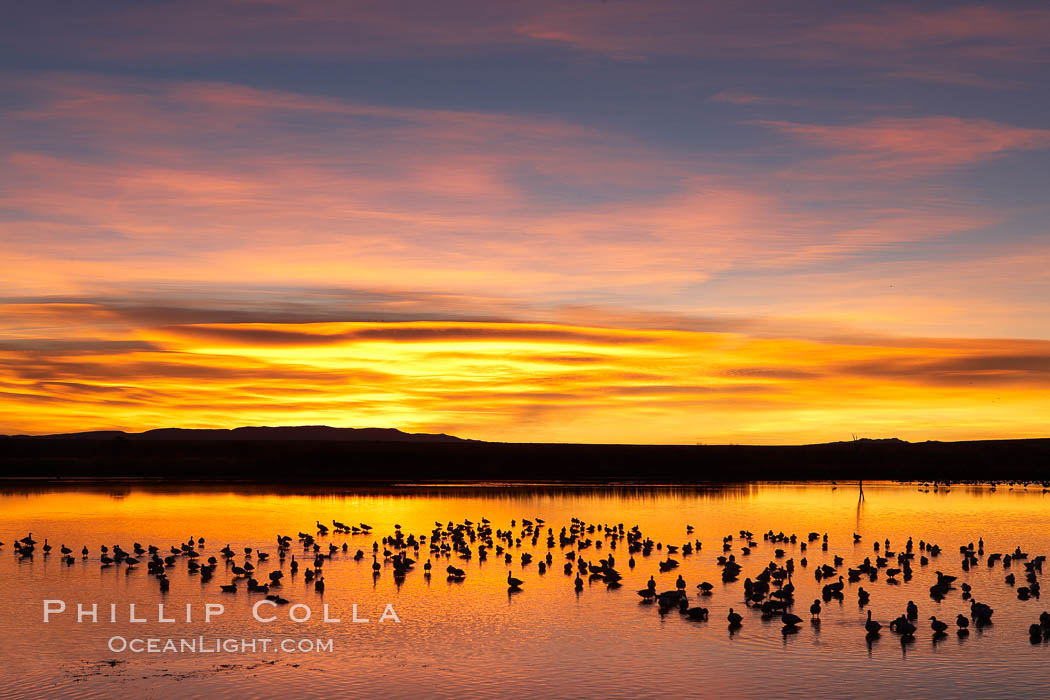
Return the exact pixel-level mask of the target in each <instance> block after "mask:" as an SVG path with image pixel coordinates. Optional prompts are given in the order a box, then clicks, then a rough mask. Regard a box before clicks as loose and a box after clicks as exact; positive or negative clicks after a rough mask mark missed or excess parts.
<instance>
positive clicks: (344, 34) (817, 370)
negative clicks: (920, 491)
mask: <svg viewBox="0 0 1050 700" xmlns="http://www.w3.org/2000/svg"><path fill="white" fill-rule="evenodd" d="M1047 115H1050V6H1048V5H1047V4H1046V3H1045V2H985V3H978V2H924V3H912V2H869V3H839V2H812V1H808V0H799V1H795V2H791V3H783V2H766V1H749V0H744V1H742V2H734V3H726V2H708V1H707V0H675V1H671V0H644V1H643V0H604V1H603V0H529V1H527V2H514V1H508V2H496V3H494V2H490V1H483V0H462V1H456V2H445V3H434V2H415V1H407V0H389V1H386V2H354V1H350V0H343V1H336V0H183V1H180V2H174V1H169V0H149V1H145V2H144V1H142V0H135V1H131V0H127V1H117V0H95V1H93V2H90V3H86V2H85V3H69V2H57V1H54V0H37V1H35V2H32V3H18V4H13V5H11V6H10V7H8V8H7V9H5V21H4V22H3V24H2V26H0V159H2V167H0V261H2V263H3V267H2V270H3V274H2V275H0V434H3V433H6V434H14V433H52V432H67V431H78V430H94V429H125V430H144V429H149V428H156V427H167V426H180V427H235V426H238V425H304V424H328V425H337V426H347V427H366V426H377V427H396V428H401V429H403V430H409V431H419V432H446V433H452V434H456V435H459V436H462V437H469V438H477V439H485V440H503V441H528V442H548V441H557V442H563V441H566V442H631V443H683V444H692V443H705V444H714V443H756V444H770V443H807V442H823V441H832V440H848V439H851V437H852V436H862V437H872V438H885V437H900V438H902V439H909V440H927V439H938V440H955V439H980V438H1018V437H1035V436H1045V435H1047V434H1048V433H1050V429H1048V419H1050V225H1048V224H1047V222H1048V221H1050V201H1048V198H1047V196H1046V195H1047V191H1048V189H1050V188H1048V184H1050V117H1048V116H1047Z"/></svg>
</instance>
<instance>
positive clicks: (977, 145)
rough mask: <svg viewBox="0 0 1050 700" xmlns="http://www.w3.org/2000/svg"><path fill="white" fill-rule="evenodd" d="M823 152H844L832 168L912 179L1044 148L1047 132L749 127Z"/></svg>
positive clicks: (1000, 127) (962, 125) (908, 121)
mask: <svg viewBox="0 0 1050 700" xmlns="http://www.w3.org/2000/svg"><path fill="white" fill-rule="evenodd" d="M751 123H753V124H757V125H759V126H763V127H766V128H769V129H773V130H775V131H779V132H781V133H785V134H789V135H791V136H795V137H797V138H799V139H802V140H804V141H808V142H811V143H814V144H816V145H818V146H821V147H823V148H827V149H830V150H834V151H841V152H844V154H845V155H844V156H842V157H841V158H840V159H839V160H838V163H848V164H850V165H852V166H854V167H856V168H873V169H875V170H887V169H891V170H893V174H894V176H904V177H908V176H914V175H918V174H922V173H925V172H928V171H930V170H937V169H943V168H949V167H956V166H963V165H969V164H972V163H977V162H980V161H984V160H989V159H992V158H997V157H1002V156H1004V155H1007V154H1009V153H1011V152H1015V151H1036V150H1045V149H1047V148H1050V130H1047V129H1031V128H1025V127H1017V126H1011V125H1007V124H1000V123H997V122H994V121H990V120H987V119H961V118H959V117H946V116H938V117H916V118H896V119H892V118H886V119H877V120H873V121H869V122H864V123H861V124H853V125H844V126H832V125H819V124H799V123H794V122H783V121H754V122H751Z"/></svg>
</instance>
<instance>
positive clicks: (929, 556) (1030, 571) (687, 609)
mask: <svg viewBox="0 0 1050 700" xmlns="http://www.w3.org/2000/svg"><path fill="white" fill-rule="evenodd" d="M545 525H546V523H545V522H544V520H543V519H542V518H531V519H529V518H522V519H520V520H518V519H514V520H511V521H510V527H509V528H506V529H503V528H498V527H497V528H493V526H492V523H490V522H489V520H488V519H486V518H482V519H481V520H480V521H479V522H476V523H475V522H472V521H471V520H464V521H462V522H460V523H454V522H452V521H449V522H447V523H440V522H435V523H434V527H433V529H431V530H430V532H429V533H427V534H422V533H420V534H416V533H409V534H407V535H406V533H405V532H404V531H403V530H402V528H401V526H400V525H394V530H393V532H392V533H390V534H387V535H385V536H383V537H381V538H379V539H373V542H372V544H371V547H370V550H371V551H370V552H366V550H365V549H361V548H356V549H355V551H354V553H353V555H352V559H353V560H354V561H361V560H364V559H367V558H369V557H371V573H372V576H373V577H374V578H376V579H378V578H379V577H380V576H382V575H383V571H384V569H385V568H387V567H389V568H390V569H391V570H392V576H393V579H394V582H395V583H396V584H397V585H398V586H400V585H401V584H402V583H403V582H404V581H405V579H406V578H407V576H408V575H409V573H410V572H411V571H412V570H414V569H415V567H416V564H417V563H418V561H419V560H420V559H421V558H422V557H423V556H424V555H423V554H422V552H424V551H426V552H427V553H428V555H427V556H428V558H427V560H426V562H425V563H423V564H422V566H421V568H422V570H423V576H424V577H426V578H427V579H429V578H430V577H431V576H433V575H434V574H435V573H436V571H437V570H438V569H439V568H440V564H441V563H445V564H446V566H445V567H444V571H445V575H446V578H447V580H448V581H449V582H452V583H457V582H462V581H464V580H465V579H466V577H467V571H466V570H465V569H463V568H460V566H456V564H463V565H466V564H465V563H466V562H469V561H470V560H472V559H474V558H477V559H478V560H479V561H485V560H487V559H488V558H489V557H493V558H495V559H498V560H502V561H503V563H504V564H505V565H507V566H508V567H510V566H512V565H513V564H514V562H515V560H517V561H518V563H519V564H520V567H521V570H522V571H525V570H526V569H527V567H529V565H530V564H531V563H532V561H533V558H534V555H533V553H531V552H529V551H524V549H523V545H524V547H525V548H527V547H528V546H529V545H530V544H531V547H532V548H533V549H536V548H537V547H539V545H540V542H541V540H542V541H543V543H544V545H545V548H546V553H545V555H544V556H541V557H539V558H538V559H537V561H536V570H537V572H538V574H539V575H544V574H546V573H547V572H548V571H552V570H553V569H554V568H555V561H554V559H555V554H558V556H559V558H561V559H562V562H561V569H562V571H563V573H564V575H565V576H567V577H569V579H570V580H571V581H572V585H573V587H574V589H575V590H576V591H577V592H580V591H582V590H583V588H584V585H585V577H586V580H587V581H588V582H590V583H592V584H593V583H600V584H604V585H606V586H607V587H609V588H612V589H615V588H620V587H621V586H622V585H623V584H622V579H623V575H622V574H621V573H620V572H619V571H618V570H617V568H616V557H615V554H614V552H615V551H616V550H618V549H619V548H624V549H626V553H627V556H628V559H627V566H628V567H629V568H630V569H632V570H633V569H635V567H636V566H638V563H639V560H641V561H642V562H643V563H645V564H649V562H651V557H653V555H654V554H656V553H659V555H658V556H659V559H658V560H657V561H656V569H657V573H660V574H664V573H674V571H675V569H677V568H678V567H679V565H680V560H679V559H676V558H675V557H680V558H685V557H690V556H693V555H696V554H699V553H700V552H701V550H702V548H703V544H702V543H701V542H700V540H699V539H695V538H693V535H694V528H693V526H691V525H686V526H685V531H686V535H687V536H688V537H689V538H690V539H688V540H687V541H685V542H684V543H681V544H670V543H668V544H665V543H663V542H658V541H654V540H653V539H652V538H650V537H648V536H646V535H645V534H644V533H643V532H642V530H641V529H640V528H639V526H638V525H635V526H633V527H631V528H625V527H624V525H623V524H622V523H620V524H616V525H612V524H595V523H586V522H584V521H583V520H581V519H578V518H572V519H571V521H570V522H569V524H568V525H565V526H562V527H560V528H559V530H557V531H555V529H554V528H553V527H549V526H548V527H545ZM338 535H343V536H349V537H350V538H351V539H352V538H354V537H365V538H368V537H373V536H374V535H373V528H372V527H371V526H370V525H367V524H365V523H359V524H356V525H347V524H345V523H342V522H339V521H336V520H333V521H332V524H331V525H330V526H329V525H325V524H323V523H321V522H320V521H317V522H316V524H315V528H314V531H313V532H299V533H298V535H297V537H296V538H293V537H291V536H290V535H277V536H276V541H275V550H276V558H277V561H278V562H279V565H278V567H277V568H272V570H269V571H264V570H265V569H267V568H269V567H270V565H271V561H272V560H271V554H270V552H265V551H262V550H259V549H256V548H253V547H242V548H241V549H242V551H241V552H237V551H235V550H234V549H233V548H232V547H231V546H230V545H229V544H226V545H225V546H224V547H222V548H221V549H220V550H219V551H218V552H217V554H212V555H207V554H206V553H205V550H206V542H205V539H204V538H203V537H198V538H194V537H190V538H188V539H187V540H186V541H184V542H180V543H178V544H176V545H169V546H167V547H164V548H161V547H157V546H154V545H147V546H145V547H144V546H142V544H140V543H139V542H135V543H134V544H133V545H132V546H131V548H130V550H126V549H124V548H123V547H121V546H120V545H116V544H115V545H113V546H107V545H101V546H99V548H98V561H99V564H100V567H101V568H102V569H113V568H116V569H119V568H121V567H123V570H124V572H125V574H129V575H130V574H132V573H133V572H134V571H136V570H138V569H139V568H140V567H141V566H143V565H144V566H145V568H146V572H147V574H148V575H149V576H152V577H154V578H155V579H156V581H157V583H158V585H159V587H160V590H161V591H162V592H163V591H168V590H169V588H170V585H171V579H170V578H169V576H168V572H169V570H171V569H173V568H175V567H176V566H178V565H179V563H180V562H185V563H186V566H185V568H186V570H187V572H188V573H189V574H191V575H194V576H198V577H199V578H200V581H201V584H206V583H207V582H209V581H211V580H212V579H213V577H214V576H215V575H216V574H217V573H218V572H221V573H222V574H223V575H224V577H225V578H227V579H228V582H227V583H221V584H220V586H219V588H220V590H221V591H222V592H223V593H231V594H232V593H236V592H237V591H238V590H246V591H247V592H249V593H255V594H261V595H264V596H265V597H266V598H267V599H268V600H271V601H273V602H275V603H277V604H278V605H286V604H288V603H289V601H288V599H286V598H284V597H283V596H282V595H281V592H282V590H283V589H282V583H283V580H284V579H285V575H286V574H285V564H287V571H288V574H289V575H290V576H291V577H293V578H295V577H297V576H298V575H299V574H300V569H301V568H302V571H301V574H302V578H303V580H304V582H305V583H306V585H307V586H312V587H313V589H314V590H315V591H317V592H319V593H323V592H324V590H325V576H324V572H325V569H326V566H327V565H328V563H329V561H330V560H331V559H332V558H333V557H336V556H339V555H340V554H342V555H345V556H346V557H350V556H351V555H350V549H351V548H350V546H349V545H348V544H347V542H346V541H343V542H342V544H341V545H339V544H336V543H335V542H334V541H332V539H333V538H335V536H338ZM761 538H762V541H763V542H764V543H765V544H766V545H768V546H771V547H773V552H772V554H773V557H774V558H773V560H771V561H770V562H769V563H768V564H767V565H765V566H763V567H762V568H761V569H759V570H758V571H757V573H755V574H754V575H752V576H747V577H745V578H744V580H743V592H744V601H743V605H744V606H745V607H747V608H751V609H754V610H757V611H759V612H760V613H761V615H762V616H763V617H764V618H766V619H771V618H779V620H780V622H781V623H782V625H783V627H782V631H783V633H784V634H791V633H794V632H797V631H798V630H799V627H800V625H802V623H803V622H804V620H803V618H802V617H800V616H799V615H797V614H795V612H793V611H794V609H795V603H796V601H795V584H794V577H795V576H796V575H797V574H799V572H800V571H801V570H803V569H808V568H809V564H810V562H809V560H808V555H809V551H808V550H809V549H810V548H811V547H813V548H814V549H815V548H817V547H819V548H820V550H821V552H822V553H824V554H823V555H822V556H823V558H825V559H827V558H828V556H827V554H826V553H827V552H828V535H827V533H824V534H823V535H821V534H820V533H817V532H810V533H808V534H807V535H806V536H805V537H798V536H796V535H795V534H791V535H787V534H784V533H783V532H779V533H774V532H773V531H772V530H770V531H768V532H765V533H763V534H762V536H761ZM323 540H328V541H327V543H322V541H323ZM861 541H862V537H861V535H858V534H854V535H853V543H854V545H855V547H857V546H861ZM293 543H298V544H297V545H296V546H297V547H299V548H300V550H301V551H300V553H299V557H300V558H299V559H297V558H296V554H293V553H292V549H293ZM38 545H39V549H38ZM3 546H4V543H3V542H0V547H3ZM13 546H14V553H15V555H16V556H17V557H18V558H19V559H20V560H32V559H33V557H34V556H36V555H38V554H40V555H42V556H43V557H50V556H52V555H55V554H57V555H58V556H59V557H60V558H61V561H62V562H63V563H64V564H65V565H68V566H74V565H76V564H77V563H78V562H86V561H87V560H88V559H89V558H90V557H91V550H90V549H89V548H88V547H87V546H86V545H85V546H84V547H83V548H82V549H81V550H80V552H79V558H78V556H77V553H76V552H74V551H73V550H72V549H70V548H69V547H67V546H66V545H65V544H62V545H60V547H59V549H58V551H57V552H55V551H54V548H53V546H52V545H51V544H49V542H48V540H47V539H46V538H45V539H44V541H43V543H42V544H41V543H38V542H37V540H35V539H34V538H33V534H32V533H28V534H27V535H26V536H25V537H22V538H20V539H18V540H17V541H15V542H14V545H13ZM758 547H759V543H758V541H757V540H756V538H755V536H754V534H753V533H752V532H750V531H747V530H740V531H739V532H737V533H733V534H729V535H726V536H725V537H723V538H722V545H721V554H719V555H718V556H717V560H716V561H717V565H718V568H719V569H720V571H721V574H720V576H721V580H722V582H723V584H729V583H733V582H736V581H738V580H739V579H740V577H741V575H742V574H743V572H744V566H743V564H742V563H741V562H742V561H744V560H747V559H748V558H749V557H750V556H751V555H752V553H753V552H755V551H756V550H757V549H758ZM789 549H791V550H793V554H794V556H788V550H789ZM602 550H605V551H606V552H608V553H607V554H606V555H604V556H599V554H598V552H600V551H602ZM591 552H594V554H590V553H591ZM941 553H942V552H941V547H940V546H939V545H937V544H934V543H929V542H926V541H923V540H920V541H919V543H918V545H917V546H916V545H915V543H914V542H913V540H912V539H911V538H909V539H908V540H907V542H906V543H905V544H904V546H903V548H902V549H901V550H900V551H894V549H893V548H892V546H891V542H890V540H889V539H885V540H883V541H881V542H880V541H875V542H873V544H872V553H871V554H870V555H868V556H865V557H864V558H863V560H862V561H860V562H858V563H856V564H855V565H854V566H847V565H846V562H845V560H844V558H843V557H842V556H840V555H832V556H831V557H830V561H828V562H825V563H821V564H819V565H818V564H814V566H813V568H812V572H813V574H812V575H813V576H814V578H815V579H816V581H817V582H818V586H821V588H820V591H821V594H820V597H819V598H815V599H814V600H813V602H812V603H811V604H810V605H809V613H810V618H809V619H810V622H811V624H814V625H817V624H819V622H820V616H821V614H822V613H823V612H824V606H825V605H827V604H829V603H831V602H832V601H839V602H841V601H842V600H843V599H844V598H845V595H846V592H847V586H849V587H850V588H852V584H855V583H856V584H861V583H864V582H866V583H868V584H869V585H871V584H873V583H875V582H877V581H878V580H879V578H880V576H882V577H883V578H884V580H885V583H886V584H888V585H899V584H901V583H902V582H904V583H907V582H909V581H911V579H912V577H913V575H914V569H913V567H914V566H916V565H917V566H919V567H926V566H928V565H929V564H930V562H931V560H933V559H936V558H937V557H939V556H940V555H941ZM959 554H960V555H961V557H962V562H961V567H962V569H963V570H964V571H969V570H970V569H971V568H972V567H976V566H978V565H979V564H981V563H982V562H983V563H984V564H985V565H986V566H987V567H995V566H997V565H998V566H1000V567H1002V569H1003V570H1004V571H1008V573H1006V574H1004V583H1005V584H1007V585H1009V586H1015V587H1016V595H1017V598H1018V599H1019V600H1029V599H1031V598H1037V599H1038V598H1039V595H1040V584H1039V576H1040V575H1041V573H1042V565H1043V563H1044V561H1045V560H1046V557H1045V556H1043V555H1040V556H1035V557H1029V555H1028V553H1026V552H1023V551H1022V550H1021V549H1020V547H1017V548H1016V549H1015V550H1014V551H1013V552H1009V553H1002V552H994V553H990V554H989V555H987V556H985V549H984V540H983V539H981V540H979V541H978V543H977V544H976V546H975V545H974V544H973V543H972V542H971V543H969V544H967V545H963V546H961V547H960V548H959ZM738 555H739V558H738ZM537 556H538V555H537ZM796 556H797V557H798V560H797V561H796ZM289 558H290V559H289ZM435 561H437V562H439V563H438V564H435ZM453 562H454V563H453ZM303 564H305V566H302V565H303ZM649 565H650V566H651V564H649ZM935 576H936V581H935V582H934V583H933V584H932V585H931V586H930V587H929V595H930V597H931V598H932V599H934V600H935V601H937V602H940V601H942V600H944V599H945V598H947V597H948V596H949V595H950V594H951V593H952V592H953V591H955V590H961V598H962V600H963V601H965V602H967V603H968V604H969V610H968V614H966V613H962V612H961V613H959V614H958V615H957V616H956V618H955V620H954V627H955V631H956V634H957V635H959V636H960V637H965V636H967V635H968V634H969V631H970V627H971V624H972V625H973V626H974V627H977V628H980V627H983V626H986V625H989V624H991V621H992V615H993V614H994V610H993V609H992V608H991V607H990V606H989V605H987V604H985V603H982V602H979V601H978V600H976V599H975V598H974V591H973V589H972V587H971V585H970V584H968V583H965V582H963V583H960V584H959V586H958V589H957V588H956V586H955V583H956V582H957V580H958V578H957V577H956V576H951V575H948V574H945V573H943V572H942V571H936V572H935ZM1019 576H1020V577H1022V579H1023V584H1024V585H1020V586H1017V585H1016V584H1017V583H1019V582H1021V581H1019V579H1018V577H1019ZM825 582H826V583H825ZM506 583H507V591H508V593H509V594H516V593H519V592H521V591H522V590H523V586H524V585H525V583H526V582H525V581H524V580H522V579H519V578H516V577H515V576H514V575H513V573H512V571H511V570H510V569H509V568H508V571H507V579H506ZM242 585H243V589H242V588H241V586H242ZM688 588H689V586H688V583H687V582H686V580H685V578H684V577H683V576H682V574H680V573H679V574H678V576H677V578H676V580H675V584H674V588H671V589H669V590H664V591H658V590H657V589H658V584H657V580H656V575H655V574H652V575H650V577H649V579H648V582H647V585H646V587H645V588H643V589H640V590H638V591H637V593H638V595H639V596H640V597H641V601H640V602H641V604H643V605H652V606H655V607H656V609H657V610H658V611H659V613H660V614H661V615H667V614H669V613H671V612H674V611H677V612H679V613H680V614H681V615H682V616H683V617H685V618H687V619H689V620H694V621H705V620H708V618H709V609H708V608H706V607H703V606H701V605H692V604H691V601H690V597H689V593H688ZM694 588H695V589H696V591H697V596H698V598H700V599H707V598H708V597H710V596H712V595H713V593H714V589H715V586H714V584H712V583H710V582H709V581H701V582H700V583H698V584H696V586H695V587H694ZM854 594H855V595H856V599H857V602H858V604H859V605H860V606H861V607H865V606H867V605H868V604H869V602H870V599H871V593H870V592H869V591H868V590H866V589H865V588H864V586H863V585H858V586H857V588H856V589H855V591H854ZM919 617H920V616H919V609H918V606H917V605H916V604H915V603H914V601H908V604H907V606H906V608H905V610H904V611H903V612H902V613H901V614H900V615H899V616H898V617H896V618H895V619H893V620H891V621H890V622H889V623H888V624H886V625H885V626H884V625H883V624H882V623H880V622H879V621H878V620H876V619H874V618H873V617H872V613H871V610H870V609H868V611H867V621H866V622H865V623H864V630H865V632H866V634H867V636H868V638H869V640H870V639H872V638H876V637H878V636H879V635H880V634H881V633H882V631H883V630H884V629H886V630H888V631H889V632H891V633H894V634H897V635H899V636H900V638H901V640H902V642H905V643H907V642H909V641H911V640H913V639H914V638H915V635H916V633H917V632H918V620H919ZM928 619H929V623H930V629H931V630H932V637H933V639H934V640H937V639H940V638H943V637H945V636H947V634H948V631H949V629H950V628H952V627H953V624H952V623H950V622H947V621H944V620H940V619H938V618H937V617H936V616H935V615H931V616H929V618H928ZM726 620H727V621H728V623H729V629H730V631H731V632H732V631H734V630H737V629H739V628H740V627H741V626H742V625H743V624H744V616H743V615H741V614H740V612H738V611H737V610H736V609H735V608H733V607H730V608H729V609H728V613H727V614H726ZM1028 635H1029V638H1030V640H1031V641H1032V642H1033V643H1039V642H1042V641H1043V640H1047V639H1050V612H1043V613H1042V614H1040V615H1039V618H1038V621H1037V622H1034V623H1032V624H1031V626H1030V627H1029V628H1028Z"/></svg>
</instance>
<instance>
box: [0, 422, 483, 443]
mask: <svg viewBox="0 0 1050 700" xmlns="http://www.w3.org/2000/svg"><path fill="white" fill-rule="evenodd" d="M0 437H11V438H20V439H25V440H42V439H48V440H117V439H124V440H136V441H150V440H157V441H160V440H164V441H189V440H194V441H236V440H251V441H266V440H294V441H311V440H318V441H329V442H469V441H468V440H464V439H463V438H458V437H456V436H454V435H446V434H445V433H406V432H404V431H402V430H398V429H397V428H332V427H330V426H327V425H296V426H274V427H271V426H245V427H241V428H232V429H227V428H158V429H156V430H147V431H145V432H142V433H127V432H124V431H123V430H93V431H89V432H83V433H60V434H57V435H3V436H0Z"/></svg>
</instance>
